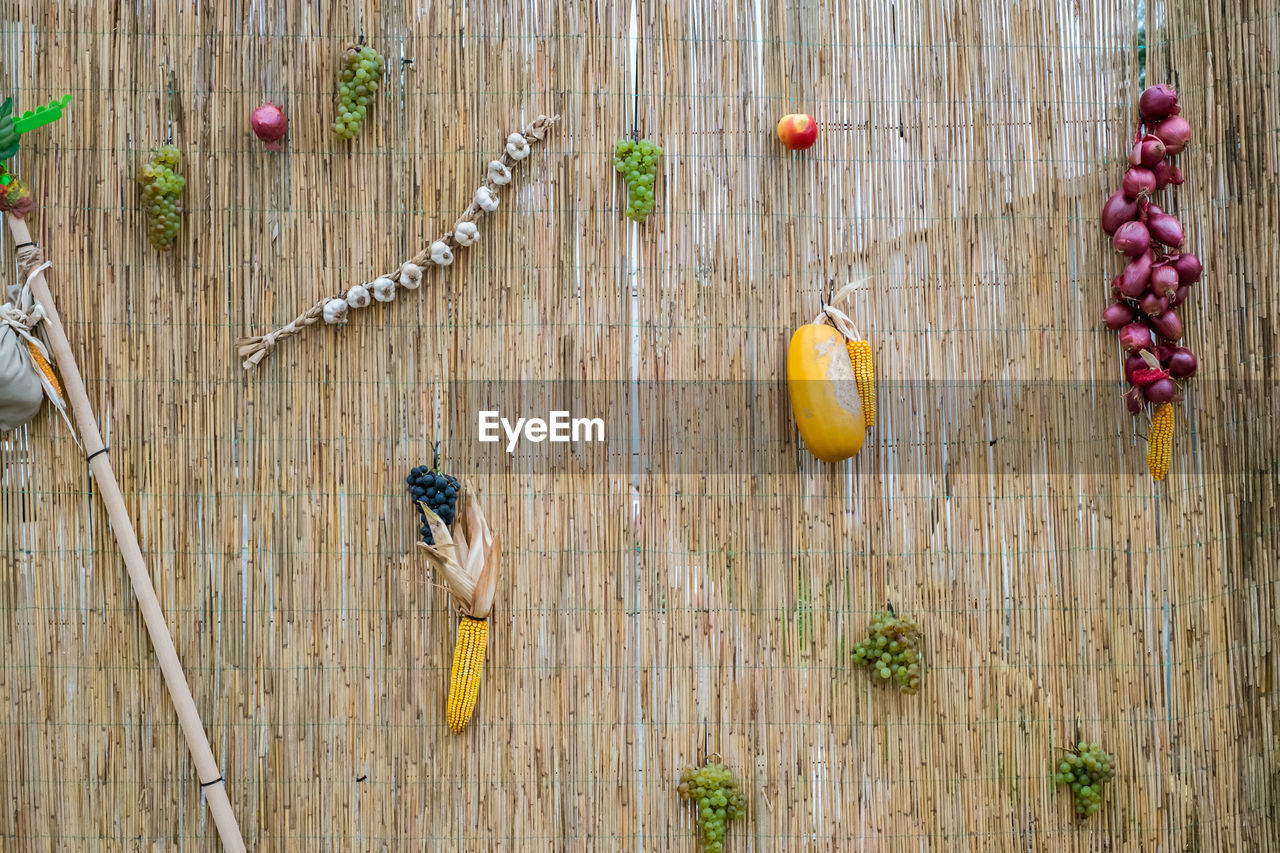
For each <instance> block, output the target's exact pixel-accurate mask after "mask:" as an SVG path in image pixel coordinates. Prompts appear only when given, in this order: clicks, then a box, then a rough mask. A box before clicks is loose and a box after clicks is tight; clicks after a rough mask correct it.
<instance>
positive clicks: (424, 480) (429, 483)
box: [404, 465, 459, 545]
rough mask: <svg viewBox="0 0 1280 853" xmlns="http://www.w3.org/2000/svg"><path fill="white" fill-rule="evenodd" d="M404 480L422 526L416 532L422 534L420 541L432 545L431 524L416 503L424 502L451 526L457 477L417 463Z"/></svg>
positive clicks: (433, 541) (456, 501)
mask: <svg viewBox="0 0 1280 853" xmlns="http://www.w3.org/2000/svg"><path fill="white" fill-rule="evenodd" d="M404 481H405V483H407V484H408V486H409V494H410V495H411V496H412V497H413V505H414V506H417V507H418V516H419V518H420V519H421V521H422V528H421V529H420V530H419V531H418V532H419V533H420V534H421V535H422V541H423V542H426V543H427V544H428V545H434V544H435V540H434V539H432V538H431V526H430V525H429V524H427V514H426V513H425V512H423V511H422V507H421V506H418V504H419V503H420V502H421V503H425V504H426V505H427V506H429V507H431V511H432V512H434V513H435V514H436V515H438V516H440V520H441V521H443V522H444V523H445V526H446V527H448V526H452V525H453V511H454V508H455V507H456V506H457V504H458V490H459V486H458V478H457V477H451V476H449V475H448V474H441V473H440V472H439V471H433V470H431V469H430V468H428V467H427V466H426V465H419V466H418V467H417V468H413V469H412V470H410V471H409V476H408V477H405V478H404Z"/></svg>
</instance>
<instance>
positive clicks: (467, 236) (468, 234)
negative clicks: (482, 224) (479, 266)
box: [453, 222, 480, 246]
mask: <svg viewBox="0 0 1280 853" xmlns="http://www.w3.org/2000/svg"><path fill="white" fill-rule="evenodd" d="M453 239H455V240H457V241H458V245H459V246H471V245H474V244H475V242H476V241H477V240H479V239H480V229H479V228H477V227H476V224H475V223H474V222H459V223H458V224H457V225H456V226H454V229H453Z"/></svg>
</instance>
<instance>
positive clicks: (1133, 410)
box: [1124, 385, 1147, 415]
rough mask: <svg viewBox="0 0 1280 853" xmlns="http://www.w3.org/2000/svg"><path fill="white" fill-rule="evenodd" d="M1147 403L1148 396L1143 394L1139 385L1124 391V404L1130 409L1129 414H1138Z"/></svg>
mask: <svg viewBox="0 0 1280 853" xmlns="http://www.w3.org/2000/svg"><path fill="white" fill-rule="evenodd" d="M1146 404H1147V398H1146V397H1144V396H1143V394H1142V389H1141V388H1139V387H1138V386H1136V385H1135V386H1134V387H1132V388H1130V389H1129V390H1128V391H1126V392H1124V406H1125V408H1126V409H1128V410H1129V414H1131V415H1136V414H1138V413H1139V412H1141V411H1142V407H1143V406H1145V405H1146Z"/></svg>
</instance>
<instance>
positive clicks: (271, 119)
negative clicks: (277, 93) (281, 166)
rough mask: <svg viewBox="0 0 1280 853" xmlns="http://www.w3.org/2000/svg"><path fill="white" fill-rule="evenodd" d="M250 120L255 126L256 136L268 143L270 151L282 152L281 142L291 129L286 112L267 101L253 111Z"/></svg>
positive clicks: (267, 147)
mask: <svg viewBox="0 0 1280 853" xmlns="http://www.w3.org/2000/svg"><path fill="white" fill-rule="evenodd" d="M249 120H250V122H251V123H252V124H253V132H254V134H256V135H257V137H258V138H259V139H261V140H262V141H263V142H265V143H266V149H267V150H268V151H279V150H281V146H280V140H281V139H282V138H284V132H285V130H286V129H287V128H288V127H289V119H287V118H285V115H284V110H282V109H280V107H278V106H276V105H275V104H273V103H271V102H270V101H267V102H266V103H265V104H263V105H262V106H260V107H258V108H257V109H256V110H254V111H253V115H251V116H250V117H249Z"/></svg>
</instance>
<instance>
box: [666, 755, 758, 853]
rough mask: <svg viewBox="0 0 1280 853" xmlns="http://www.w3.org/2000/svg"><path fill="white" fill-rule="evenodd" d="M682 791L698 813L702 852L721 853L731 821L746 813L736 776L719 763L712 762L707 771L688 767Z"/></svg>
mask: <svg viewBox="0 0 1280 853" xmlns="http://www.w3.org/2000/svg"><path fill="white" fill-rule="evenodd" d="M679 790H680V796H681V797H683V798H684V799H686V800H688V801H690V802H691V803H693V805H694V807H695V808H696V809H697V814H698V830H699V833H700V834H701V837H702V849H703V850H705V851H706V853H721V851H722V850H724V833H725V829H726V828H727V826H728V824H729V821H731V820H736V819H738V818H740V817H742V815H743V814H745V813H746V803H745V802H744V800H743V798H742V793H741V792H740V791H739V790H738V783H737V781H736V780H735V779H734V778H733V773H732V772H730V770H729V768H727V767H725V766H724V765H723V764H720V763H719V762H717V761H708V762H707V764H706V766H704V767H686V768H685V770H684V772H683V773H681V774H680V788H679Z"/></svg>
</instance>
